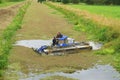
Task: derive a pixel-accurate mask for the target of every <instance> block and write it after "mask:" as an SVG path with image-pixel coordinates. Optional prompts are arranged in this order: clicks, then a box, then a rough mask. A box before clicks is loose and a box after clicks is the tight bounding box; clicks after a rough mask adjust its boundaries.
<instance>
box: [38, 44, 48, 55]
mask: <svg viewBox="0 0 120 80" xmlns="http://www.w3.org/2000/svg"><path fill="white" fill-rule="evenodd" d="M44 49H47V46H46V45H44V46H41V47H40V48H39V49H38V50H37V51H38V52H39V53H41V52H44Z"/></svg>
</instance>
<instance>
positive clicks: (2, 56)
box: [0, 2, 30, 76]
mask: <svg viewBox="0 0 120 80" xmlns="http://www.w3.org/2000/svg"><path fill="white" fill-rule="evenodd" d="M29 5H30V2H27V3H25V4H24V6H22V7H21V8H20V9H19V12H18V14H17V15H16V17H15V18H14V20H13V21H12V23H11V24H10V25H9V26H8V27H7V28H6V29H5V30H4V31H3V33H2V36H1V37H0V76H2V74H3V72H4V69H6V68H7V65H8V55H9V52H10V50H11V48H12V44H13V42H14V41H13V39H12V37H13V36H14V35H15V33H16V31H17V30H18V29H20V28H21V24H22V20H23V17H24V14H25V12H26V10H27V8H28V6H29Z"/></svg>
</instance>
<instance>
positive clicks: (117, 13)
mask: <svg viewBox="0 0 120 80" xmlns="http://www.w3.org/2000/svg"><path fill="white" fill-rule="evenodd" d="M70 6H72V7H73V8H79V9H81V10H87V11H88V12H90V13H93V14H98V15H102V16H105V17H112V18H117V19H120V6H99V5H94V6H93V5H70Z"/></svg>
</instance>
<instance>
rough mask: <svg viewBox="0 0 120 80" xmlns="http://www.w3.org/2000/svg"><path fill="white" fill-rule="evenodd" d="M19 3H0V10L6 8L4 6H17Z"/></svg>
mask: <svg viewBox="0 0 120 80" xmlns="http://www.w3.org/2000/svg"><path fill="white" fill-rule="evenodd" d="M17 3H19V2H5V3H1V4H0V8H1V7H6V6H10V5H13V4H17Z"/></svg>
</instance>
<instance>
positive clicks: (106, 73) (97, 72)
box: [19, 65, 120, 80]
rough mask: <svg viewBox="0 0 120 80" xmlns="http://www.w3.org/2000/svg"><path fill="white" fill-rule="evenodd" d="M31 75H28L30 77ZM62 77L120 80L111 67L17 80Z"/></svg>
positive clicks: (47, 74)
mask: <svg viewBox="0 0 120 80" xmlns="http://www.w3.org/2000/svg"><path fill="white" fill-rule="evenodd" d="M31 74H32V73H30V75H31ZM54 75H59V76H64V77H69V78H74V79H78V80H120V73H118V72H117V71H116V70H115V69H114V68H113V67H112V66H110V65H95V66H94V67H92V68H89V69H87V70H78V71H76V72H74V73H71V74H69V73H63V72H54V73H46V74H36V75H35V74H32V76H31V77H28V78H22V79H19V80H40V79H42V78H45V77H48V76H54Z"/></svg>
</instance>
